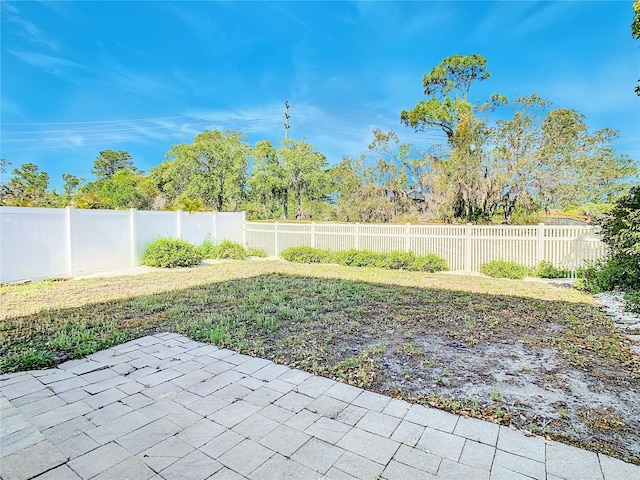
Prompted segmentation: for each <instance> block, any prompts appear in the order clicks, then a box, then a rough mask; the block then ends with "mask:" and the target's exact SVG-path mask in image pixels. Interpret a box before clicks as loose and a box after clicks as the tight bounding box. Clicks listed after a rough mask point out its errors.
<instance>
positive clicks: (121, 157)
mask: <svg viewBox="0 0 640 480" xmlns="http://www.w3.org/2000/svg"><path fill="white" fill-rule="evenodd" d="M125 168H126V169H129V170H132V171H134V172H136V173H138V172H137V170H136V168H135V167H134V166H133V161H132V159H131V155H129V153H128V152H126V151H125V150H119V151H115V150H103V151H101V152H100V153H99V154H98V157H97V158H96V159H95V161H94V162H93V169H92V170H91V173H93V174H94V175H95V176H96V177H97V178H98V179H108V178H111V177H113V176H114V175H115V174H116V173H117V172H119V171H120V170H124V169H125Z"/></svg>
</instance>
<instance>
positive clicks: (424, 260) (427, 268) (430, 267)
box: [407, 253, 449, 273]
mask: <svg viewBox="0 0 640 480" xmlns="http://www.w3.org/2000/svg"><path fill="white" fill-rule="evenodd" d="M407 270H417V271H420V272H431V273H434V272H446V271H447V270H449V266H448V265H447V261H446V260H445V259H444V258H442V257H439V256H438V255H436V254H435V253H429V254H427V255H418V256H416V258H415V259H414V260H413V262H411V264H410V265H409V266H408V267H407Z"/></svg>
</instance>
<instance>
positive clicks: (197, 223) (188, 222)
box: [176, 212, 216, 245]
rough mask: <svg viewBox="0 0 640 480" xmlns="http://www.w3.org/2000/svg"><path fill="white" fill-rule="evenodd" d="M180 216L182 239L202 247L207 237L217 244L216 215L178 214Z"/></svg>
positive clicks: (200, 213) (204, 213)
mask: <svg viewBox="0 0 640 480" xmlns="http://www.w3.org/2000/svg"><path fill="white" fill-rule="evenodd" d="M176 213H177V214H178V215H180V237H181V238H182V239H183V240H186V241H187V242H191V243H193V244H195V245H200V244H201V243H202V242H203V241H204V239H205V237H206V236H207V235H210V236H211V241H212V242H215V240H216V239H215V235H214V233H213V230H214V222H215V221H216V220H215V215H214V214H212V213H211V212H195V213H187V212H176Z"/></svg>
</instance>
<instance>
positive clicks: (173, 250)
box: [142, 238, 203, 268]
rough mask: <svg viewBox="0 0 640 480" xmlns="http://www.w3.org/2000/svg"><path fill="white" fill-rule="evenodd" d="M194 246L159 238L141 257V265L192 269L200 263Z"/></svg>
mask: <svg viewBox="0 0 640 480" xmlns="http://www.w3.org/2000/svg"><path fill="white" fill-rule="evenodd" d="M202 258H203V256H202V252H201V251H200V249H199V248H198V247H196V246H195V245H192V244H190V243H189V242H187V241H185V240H180V239H178V238H160V239H158V240H155V241H154V242H151V243H150V244H149V245H148V246H147V248H146V250H145V251H144V254H143V255H142V264H143V265H148V266H150V267H164V268H173V267H192V266H194V265H198V264H199V263H200V262H201V261H202Z"/></svg>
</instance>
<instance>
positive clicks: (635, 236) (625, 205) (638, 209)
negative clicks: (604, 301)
mask: <svg viewBox="0 0 640 480" xmlns="http://www.w3.org/2000/svg"><path fill="white" fill-rule="evenodd" d="M594 223H596V224H598V225H600V227H601V228H602V240H603V241H604V242H605V243H606V244H607V245H608V246H609V248H610V252H609V257H608V258H607V259H605V260H600V261H598V262H595V263H593V264H591V265H587V266H586V267H584V268H583V269H581V270H580V271H579V272H578V275H579V277H580V280H581V281H580V282H579V286H580V287H582V288H585V289H587V290H589V291H591V292H593V293H599V292H606V291H611V290H617V289H620V290H624V291H625V292H627V293H631V294H632V295H633V292H636V291H640V187H633V188H631V190H629V193H628V194H627V195H625V196H623V197H621V198H619V199H618V201H617V202H616V203H615V205H614V207H613V208H612V209H611V211H610V212H609V213H607V214H605V215H603V216H601V217H599V218H597V219H596V220H595V222H594Z"/></svg>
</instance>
